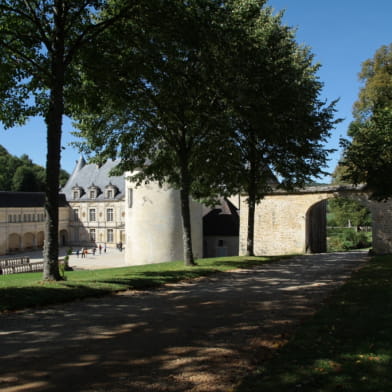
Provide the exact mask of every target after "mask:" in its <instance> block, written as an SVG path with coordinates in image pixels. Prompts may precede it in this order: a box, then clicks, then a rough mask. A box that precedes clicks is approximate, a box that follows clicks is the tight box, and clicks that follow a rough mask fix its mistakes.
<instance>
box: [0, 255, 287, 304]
mask: <svg viewBox="0 0 392 392" xmlns="http://www.w3.org/2000/svg"><path fill="white" fill-rule="evenodd" d="M280 259H282V257H268V258H266V257H249V258H243V257H235V258H216V259H201V260H198V261H197V265H196V266H193V267H185V266H183V265H181V263H180V262H172V263H163V264H160V265H147V266H138V267H128V268H121V269H108V270H96V271H73V272H67V273H66V277H67V278H68V280H65V281H62V282H53V283H40V282H39V281H38V279H39V278H38V275H37V276H36V277H33V276H32V275H30V276H31V277H32V278H33V279H32V280H31V284H29V283H27V284H26V283H24V284H23V285H20V286H16V287H14V286H12V284H11V285H9V287H4V288H1V289H0V312H1V311H7V310H18V309H24V308H30V307H35V306H43V305H51V304H56V303H64V302H70V301H73V300H76V299H82V298H87V297H97V296H102V295H106V294H109V293H113V292H117V291H124V290H143V289H152V288H157V287H160V286H162V285H164V284H165V283H175V282H180V281H187V280H191V279H195V278H198V277H203V276H210V275H212V274H216V273H222V272H224V271H228V270H233V269H239V268H252V267H255V266H257V265H262V264H265V263H267V262H271V261H275V260H280ZM140 268H141V269H142V270H140V271H138V269H140ZM24 279H25V280H26V281H27V282H29V280H28V279H29V278H24ZM16 284H17V282H16Z"/></svg>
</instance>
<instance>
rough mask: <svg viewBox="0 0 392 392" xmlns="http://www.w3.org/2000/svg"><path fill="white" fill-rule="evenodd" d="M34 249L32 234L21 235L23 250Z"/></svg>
mask: <svg viewBox="0 0 392 392" xmlns="http://www.w3.org/2000/svg"><path fill="white" fill-rule="evenodd" d="M34 247H35V238H34V234H33V233H30V232H28V233H24V234H23V249H33V248H34Z"/></svg>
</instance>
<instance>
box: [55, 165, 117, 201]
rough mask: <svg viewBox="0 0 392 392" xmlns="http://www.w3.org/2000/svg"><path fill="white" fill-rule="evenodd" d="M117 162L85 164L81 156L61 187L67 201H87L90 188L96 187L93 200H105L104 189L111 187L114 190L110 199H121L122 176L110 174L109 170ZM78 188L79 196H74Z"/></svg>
mask: <svg viewBox="0 0 392 392" xmlns="http://www.w3.org/2000/svg"><path fill="white" fill-rule="evenodd" d="M118 163H119V161H118V160H116V161H112V160H110V161H107V162H106V163H105V164H103V165H102V166H98V165H96V164H93V163H91V164H87V163H86V161H85V160H84V159H83V158H80V159H79V161H77V164H76V167H75V169H74V171H73V173H72V174H71V176H70V177H69V179H68V181H67V183H66V184H65V186H64V187H63V189H61V192H62V193H64V194H65V197H66V198H67V200H68V201H72V200H75V201H87V200H91V199H90V192H89V190H91V189H96V190H97V193H96V196H95V197H94V200H98V201H99V200H102V201H103V200H107V198H106V192H105V191H106V189H108V188H113V189H114V190H115V192H114V194H113V197H112V199H113V200H121V199H122V198H123V197H124V195H125V193H124V190H125V178H124V176H123V175H122V176H110V175H109V172H110V171H111V170H112V169H113V168H114V167H116V166H117V164H118ZM75 190H80V191H81V192H80V195H79V196H80V197H78V198H76V199H75V197H74V191H75Z"/></svg>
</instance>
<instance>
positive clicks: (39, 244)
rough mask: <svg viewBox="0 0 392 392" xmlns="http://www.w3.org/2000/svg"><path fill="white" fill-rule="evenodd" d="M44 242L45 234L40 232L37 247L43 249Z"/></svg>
mask: <svg viewBox="0 0 392 392" xmlns="http://www.w3.org/2000/svg"><path fill="white" fill-rule="evenodd" d="M44 241H45V234H44V232H43V231H39V232H38V233H37V247H38V248H43V247H44Z"/></svg>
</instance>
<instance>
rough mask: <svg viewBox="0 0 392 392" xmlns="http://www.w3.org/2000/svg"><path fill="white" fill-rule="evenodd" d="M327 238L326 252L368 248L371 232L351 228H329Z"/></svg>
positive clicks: (370, 241)
mask: <svg viewBox="0 0 392 392" xmlns="http://www.w3.org/2000/svg"><path fill="white" fill-rule="evenodd" d="M327 240H328V241H327V242H328V252H346V251H348V250H353V249H363V248H369V247H370V246H371V244H372V233H371V232H362V231H359V232H357V231H356V230H355V229H352V228H329V229H328V234H327Z"/></svg>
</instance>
